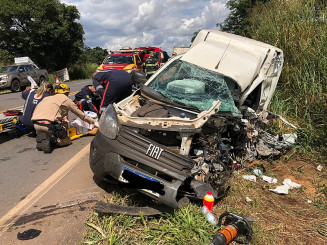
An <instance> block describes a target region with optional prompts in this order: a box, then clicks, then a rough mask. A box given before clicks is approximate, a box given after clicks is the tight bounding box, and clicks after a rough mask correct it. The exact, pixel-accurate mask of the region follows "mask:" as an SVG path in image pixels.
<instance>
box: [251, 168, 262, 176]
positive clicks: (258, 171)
mask: <svg viewBox="0 0 327 245" xmlns="http://www.w3.org/2000/svg"><path fill="white" fill-rule="evenodd" d="M253 173H254V174H255V175H256V176H258V177H260V176H261V175H262V174H263V172H262V170H261V169H258V168H256V169H255V170H253Z"/></svg>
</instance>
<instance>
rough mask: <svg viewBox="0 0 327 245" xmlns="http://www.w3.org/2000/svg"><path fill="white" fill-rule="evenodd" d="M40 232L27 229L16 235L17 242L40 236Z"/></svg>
mask: <svg viewBox="0 0 327 245" xmlns="http://www.w3.org/2000/svg"><path fill="white" fill-rule="evenodd" d="M40 233H41V231H40V230H36V229H29V230H26V231H23V232H18V233H17V238H18V240H30V239H33V238H35V237H38V236H39V235H40Z"/></svg>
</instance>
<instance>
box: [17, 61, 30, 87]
mask: <svg viewBox="0 0 327 245" xmlns="http://www.w3.org/2000/svg"><path fill="white" fill-rule="evenodd" d="M18 75H19V80H20V85H21V86H25V85H28V84H29V81H28V80H27V76H28V72H27V68H26V66H25V65H20V66H19V67H18Z"/></svg>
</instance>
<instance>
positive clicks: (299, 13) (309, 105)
mask: <svg viewBox="0 0 327 245" xmlns="http://www.w3.org/2000/svg"><path fill="white" fill-rule="evenodd" d="M321 2H322V1H318V0H291V1H278V0H271V1H269V2H267V3H265V4H260V5H258V6H257V7H256V8H254V10H253V12H252V13H251V17H250V19H249V20H250V22H249V23H250V26H249V30H250V34H251V36H252V38H254V39H257V40H261V41H263V42H266V43H270V44H272V45H274V46H277V47H279V48H280V49H282V50H283V52H284V57H285V62H284V68H283V71H282V75H281V78H280V81H279V84H278V87H277V91H276V93H275V95H274V97H273V100H272V103H271V105H270V110H272V111H274V112H275V113H277V114H280V115H282V116H283V117H285V118H287V119H288V120H290V121H291V122H294V123H295V124H296V125H297V126H298V130H297V133H298V136H299V140H300V145H299V147H298V148H297V150H298V151H299V152H302V153H305V154H310V155H311V156H314V157H315V158H317V159H319V160H320V161H322V162H325V161H327V159H326V157H323V156H326V155H327V151H326V147H327V123H326V122H327V113H326V108H327V58H326V57H327V56H326V53H327V32H326V29H327V22H326V19H324V18H323V16H326V15H327V7H326V4H323V3H321ZM274 129H276V128H274ZM317 153H318V154H317Z"/></svg>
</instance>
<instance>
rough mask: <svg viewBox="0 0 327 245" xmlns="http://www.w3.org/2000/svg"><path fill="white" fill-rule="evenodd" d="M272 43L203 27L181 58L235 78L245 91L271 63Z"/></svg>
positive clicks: (276, 49) (273, 51) (273, 48)
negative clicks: (266, 65) (264, 66)
mask: <svg viewBox="0 0 327 245" xmlns="http://www.w3.org/2000/svg"><path fill="white" fill-rule="evenodd" d="M275 52H280V53H282V51H281V50H280V49H278V48H276V47H274V46H272V45H269V44H266V43H263V42H259V41H256V40H253V39H249V38H245V37H241V36H237V35H234V34H230V33H226V32H221V31H216V30H202V31H201V32H200V33H199V34H198V35H197V37H196V38H195V40H194V42H193V43H192V45H191V48H190V50H189V51H188V52H186V53H185V54H184V55H183V57H182V58H181V60H184V61H187V62H190V63H192V64H195V65H198V66H200V67H203V68H206V69H208V70H211V71H214V72H219V73H222V74H224V75H226V76H228V77H231V78H233V79H234V80H235V81H236V82H237V83H238V85H239V86H240V88H241V90H242V91H244V90H245V89H246V88H247V87H248V86H249V85H250V84H251V83H252V81H253V80H254V79H255V77H256V76H258V74H259V72H260V70H261V68H262V67H263V65H264V64H268V63H271V59H272V57H273V54H274V53H275Z"/></svg>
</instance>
